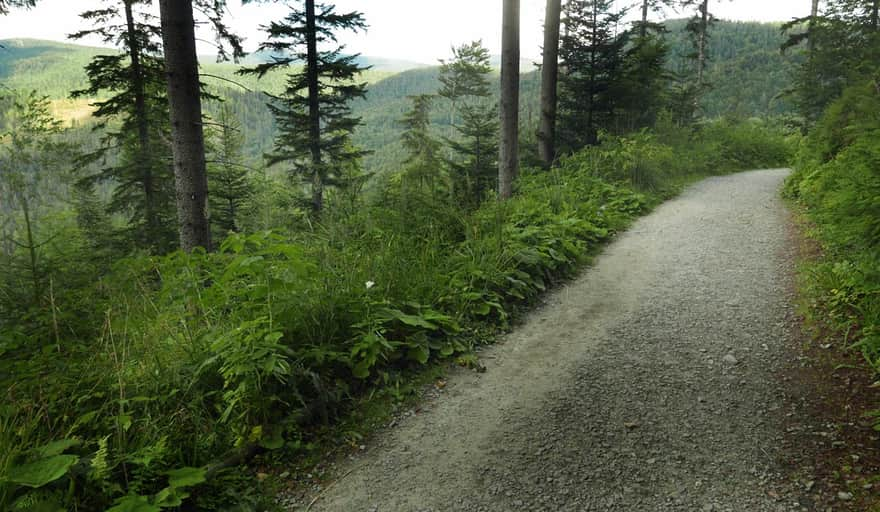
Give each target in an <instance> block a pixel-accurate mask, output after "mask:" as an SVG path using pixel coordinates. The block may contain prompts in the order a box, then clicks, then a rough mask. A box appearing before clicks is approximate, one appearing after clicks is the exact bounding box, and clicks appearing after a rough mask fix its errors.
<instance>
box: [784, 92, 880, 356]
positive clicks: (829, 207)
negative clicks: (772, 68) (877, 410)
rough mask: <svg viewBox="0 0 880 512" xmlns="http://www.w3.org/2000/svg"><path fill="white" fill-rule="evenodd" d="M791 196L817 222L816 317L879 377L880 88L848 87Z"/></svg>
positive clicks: (806, 155)
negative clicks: (820, 246) (852, 349)
mask: <svg viewBox="0 0 880 512" xmlns="http://www.w3.org/2000/svg"><path fill="white" fill-rule="evenodd" d="M785 192H786V195H787V196H788V197H790V198H792V199H795V200H796V201H797V202H798V203H800V204H801V205H802V206H803V208H804V211H805V212H806V213H807V216H808V218H809V219H810V220H811V221H812V222H813V223H814V225H815V230H814V232H815V235H816V238H817V240H818V241H820V242H821V245H822V249H823V251H822V256H821V258H820V259H819V260H818V261H817V262H815V263H812V264H809V265H808V266H807V267H806V268H805V272H806V274H807V279H805V280H804V283H805V285H806V286H807V289H806V295H807V297H808V298H809V300H810V301H811V302H812V307H811V308H810V310H809V311H808V313H809V315H810V316H811V317H812V318H813V319H814V320H815V321H817V322H820V323H821V324H822V325H823V326H826V327H830V328H832V329H833V331H836V332H838V333H841V334H843V339H844V340H845V343H846V344H847V346H849V347H852V348H856V349H858V350H860V351H861V352H862V353H863V354H864V356H865V359H866V360H867V361H868V363H869V364H870V365H871V366H872V368H873V369H874V371H875V372H878V373H880V91H878V89H877V82H876V81H870V82H865V83H862V84H859V85H856V86H852V87H850V88H848V89H847V90H846V91H845V92H844V94H843V95H842V96H841V97H840V98H839V99H837V100H836V101H835V102H834V103H832V104H831V105H830V106H829V107H828V109H826V111H825V114H824V116H823V117H822V119H821V120H820V121H819V123H818V124H817V126H816V127H815V128H814V129H813V131H812V132H811V134H810V136H809V137H808V138H806V139H805V140H804V141H803V144H802V145H801V147H800V150H799V152H798V157H797V168H796V172H795V173H794V174H793V175H792V176H791V177H790V178H789V180H788V183H787V184H786V190H785Z"/></svg>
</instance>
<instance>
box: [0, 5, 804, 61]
mask: <svg viewBox="0 0 880 512" xmlns="http://www.w3.org/2000/svg"><path fill="white" fill-rule="evenodd" d="M521 2H522V52H523V56H524V57H537V56H538V55H540V45H541V39H542V38H541V30H542V23H543V19H544V4H545V0H521ZM156 3H158V2H156ZM332 3H335V4H336V6H337V9H338V10H339V11H340V12H343V11H349V10H360V11H361V12H363V13H364V15H365V16H366V18H367V22H368V24H369V25H370V29H369V31H368V32H367V33H365V34H360V35H354V36H348V35H347V36H345V37H343V38H342V41H343V42H344V43H346V44H347V45H348V47H349V51H352V52H360V53H362V54H364V55H369V56H376V57H379V56H381V57H391V58H399V59H407V60H414V61H417V62H425V63H432V62H435V61H436V59H438V58H442V57H446V56H447V54H448V53H449V46H450V45H451V44H453V43H454V44H459V43H463V42H466V41H472V40H475V39H482V40H483V42H484V43H485V45H486V46H487V47H488V48H489V50H490V51H491V52H492V53H493V54H498V53H500V47H501V42H500V41H501V30H500V29H501V5H502V0H334V1H333V2H332ZM628 3H632V1H631V0H627V1H619V2H618V4H619V5H625V4H628ZM229 4H230V20H231V24H232V25H233V26H234V27H235V28H236V30H237V31H238V33H239V34H242V35H244V36H246V38H247V46H248V47H249V49H253V47H255V46H256V45H257V44H258V43H259V42H260V40H261V39H262V36H261V33H260V30H259V26H260V25H261V24H263V23H265V22H266V21H268V20H272V19H277V18H280V17H283V16H284V13H285V10H286V8H285V7H284V6H283V5H279V4H276V5H265V4H264V5H253V4H251V5H248V6H246V7H242V6H241V5H240V2H239V1H238V0H229ZM98 5H101V1H100V0H40V2H39V3H38V7H37V8H36V9H33V10H31V11H18V12H14V13H12V14H10V15H8V16H6V17H2V18H0V39H9V38H23V37H27V38H34V39H51V40H55V41H64V40H65V38H66V35H67V34H69V33H71V32H74V31H77V30H80V29H83V28H87V27H86V25H84V24H83V23H81V20H80V19H79V18H78V16H77V14H78V13H79V12H81V11H84V10H87V9H90V8H94V7H95V6H98ZM710 11H711V12H713V13H714V14H715V15H716V16H717V17H719V18H722V19H730V20H756V21H787V20H789V19H791V18H793V17H797V16H803V15H804V14H805V13H807V12H808V11H809V2H808V1H807V0H710ZM670 15H671V16H673V17H674V16H676V15H675V14H674V13H670ZM678 16H683V14H679V15H678ZM88 43H91V44H99V43H98V42H97V41H88ZM202 51H204V52H205V53H210V52H211V49H210V47H208V46H205V47H204V48H203V49H202Z"/></svg>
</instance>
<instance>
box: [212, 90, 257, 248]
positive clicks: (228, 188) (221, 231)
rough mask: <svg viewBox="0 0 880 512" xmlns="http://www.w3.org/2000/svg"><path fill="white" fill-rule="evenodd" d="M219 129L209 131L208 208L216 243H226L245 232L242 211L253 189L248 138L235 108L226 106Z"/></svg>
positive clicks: (221, 115)
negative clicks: (247, 160)
mask: <svg viewBox="0 0 880 512" xmlns="http://www.w3.org/2000/svg"><path fill="white" fill-rule="evenodd" d="M216 122H217V124H219V126H211V127H210V128H208V129H206V130H205V131H206V139H207V143H206V146H207V148H208V152H209V154H208V155H207V160H208V204H209V207H210V211H211V215H210V220H211V226H212V228H213V231H214V232H213V233H212V236H211V239H212V240H215V241H222V240H223V238H224V237H225V236H226V235H227V234H228V233H230V232H238V231H240V230H241V227H240V224H241V217H242V211H241V210H242V208H243V207H244V205H245V204H247V200H248V199H249V198H250V196H251V195H252V194H253V185H252V183H251V179H250V176H249V173H248V167H247V166H246V164H245V163H244V155H243V154H242V148H243V146H244V135H243V134H242V127H241V123H240V122H239V120H238V117H237V116H236V115H235V112H234V111H233V110H232V108H231V107H230V106H229V105H227V104H224V105H222V106H221V107H220V111H219V113H218V116H217V118H216Z"/></svg>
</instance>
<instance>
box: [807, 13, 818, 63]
mask: <svg viewBox="0 0 880 512" xmlns="http://www.w3.org/2000/svg"><path fill="white" fill-rule="evenodd" d="M818 17H819V0H812V6H811V7H810V23H809V25H808V26H807V47H808V50H809V57H810V58H812V57H813V49H814V48H815V47H816V41H815V38H814V37H813V30H815V28H816V19H817V18H818Z"/></svg>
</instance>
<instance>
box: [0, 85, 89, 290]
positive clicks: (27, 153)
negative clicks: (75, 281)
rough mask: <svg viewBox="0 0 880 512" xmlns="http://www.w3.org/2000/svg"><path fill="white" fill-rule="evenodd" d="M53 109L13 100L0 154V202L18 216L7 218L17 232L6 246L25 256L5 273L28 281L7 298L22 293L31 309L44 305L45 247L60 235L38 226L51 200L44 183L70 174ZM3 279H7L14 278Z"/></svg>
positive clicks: (41, 101)
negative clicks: (43, 260) (40, 217)
mask: <svg viewBox="0 0 880 512" xmlns="http://www.w3.org/2000/svg"><path fill="white" fill-rule="evenodd" d="M49 106H50V103H49V99H48V98H47V97H45V96H40V95H38V94H37V93H36V92H32V93H30V94H29V95H28V96H27V97H25V98H23V99H22V100H19V101H15V103H14V106H13V111H12V116H11V120H10V125H9V130H8V132H6V133H5V134H3V135H2V140H4V141H5V144H4V147H3V152H2V153H0V197H2V198H3V201H4V203H6V202H8V203H9V205H10V208H9V210H10V212H14V213H15V214H16V216H17V218H13V219H4V220H6V221H7V222H11V223H12V225H13V227H14V229H13V230H12V231H13V234H12V235H9V239H8V240H7V241H8V242H9V243H11V244H12V246H13V247H15V248H17V249H21V250H22V251H24V253H25V254H24V257H23V258H20V261H21V263H20V264H18V263H17V261H16V259H15V258H13V262H14V264H13V265H11V267H10V268H8V269H4V270H5V271H7V272H16V271H21V275H23V276H26V277H25V278H24V283H23V285H22V286H20V287H17V289H15V290H10V291H9V293H10V294H14V295H21V294H23V293H24V294H25V295H26V296H23V297H22V300H24V301H26V302H27V303H29V305H31V306H38V305H39V304H40V302H41V301H42V298H43V294H44V291H45V285H46V279H45V277H46V276H45V272H44V265H43V262H42V259H41V256H40V252H41V248H42V247H43V246H44V245H45V244H46V243H48V242H49V241H50V240H51V239H52V238H54V237H55V236H57V235H58V234H57V233H55V234H47V233H41V230H40V226H39V218H38V216H39V213H40V210H41V204H42V202H43V201H45V200H46V199H47V198H45V197H44V194H45V193H46V190H45V189H46V187H45V182H46V180H47V178H48V176H50V175H51V174H56V175H57V174H62V173H63V172H64V171H66V169H64V170H63V171H62V169H61V168H62V167H63V166H64V165H67V163H68V162H69V160H70V156H71V154H72V148H70V147H69V145H67V144H65V143H63V142H60V141H59V139H58V136H59V134H61V132H62V127H61V122H60V121H58V120H57V119H55V118H54V117H53V116H52V114H51V113H50V110H49ZM16 233H20V235H16ZM4 277H6V278H7V280H8V278H9V277H10V276H8V275H7V276H4Z"/></svg>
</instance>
